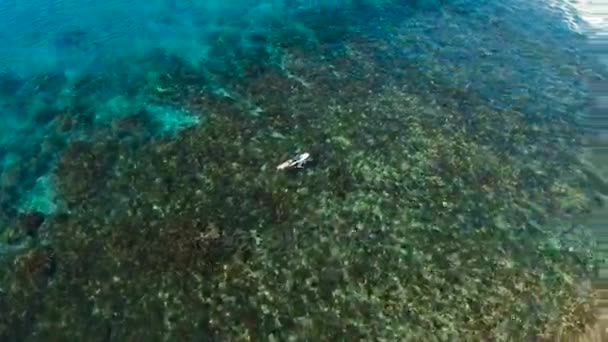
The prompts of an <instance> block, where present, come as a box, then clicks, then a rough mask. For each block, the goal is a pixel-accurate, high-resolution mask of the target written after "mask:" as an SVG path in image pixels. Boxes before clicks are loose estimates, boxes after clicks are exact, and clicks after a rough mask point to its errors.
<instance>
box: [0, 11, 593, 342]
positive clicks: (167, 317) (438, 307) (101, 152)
mask: <svg viewBox="0 0 608 342" xmlns="http://www.w3.org/2000/svg"><path fill="white" fill-rule="evenodd" d="M447 13H448V12H445V13H444V14H443V15H444V16H445V15H447ZM302 15H303V16H304V17H306V18H305V19H306V20H308V21H309V22H313V21H312V20H311V19H310V18H308V16H310V17H312V16H322V15H324V14H323V13H319V12H313V13H307V14H302ZM343 15H346V14H343ZM382 18H384V19H382ZM321 19H323V18H316V19H315V20H316V21H320V20H321ZM439 19H441V16H440V15H439V14H438V21H436V22H434V23H432V25H431V26H428V27H426V30H423V28H422V26H420V27H418V28H417V30H419V35H423V34H426V35H439V31H437V30H438V29H437V28H438V27H440V26H441V25H442V23H447V21H449V20H451V18H443V21H442V20H439ZM468 19H470V20H471V22H473V23H475V21H474V20H477V19H475V18H468ZM303 20H304V19H303ZM375 20H377V21H374V22H371V23H368V25H369V27H367V29H365V30H363V29H358V30H355V29H348V27H351V28H353V27H361V25H359V26H356V25H346V28H345V26H340V27H338V26H336V27H335V28H333V27H332V26H329V27H327V26H323V27H317V28H315V27H314V25H311V28H310V30H311V32H313V33H314V35H316V37H317V39H316V40H311V39H310V38H309V37H305V36H304V35H303V34H302V33H301V32H300V34H296V33H298V32H299V31H297V29H295V28H293V27H289V26H286V27H277V28H276V30H273V31H271V32H273V33H272V34H268V35H266V36H261V37H258V38H257V39H258V41H259V43H260V46H259V47H248V48H247V49H245V48H243V49H241V50H239V49H238V48H235V47H234V46H231V49H230V53H227V52H226V51H227V50H226V48H225V47H223V45H222V44H226V42H227V41H230V39H235V40H236V39H237V38H238V37H231V36H229V35H228V36H226V37H223V38H222V39H221V40H220V39H218V42H217V44H216V46H214V48H212V49H211V52H210V56H212V57H213V61H215V63H216V64H214V63H212V62H211V61H209V62H203V63H201V65H198V66H192V65H188V64H187V63H185V62H182V61H180V59H178V58H174V57H170V56H167V55H165V54H162V53H159V54H156V55H153V56H150V57H149V58H147V59H145V60H142V61H136V62H134V63H132V64H130V63H125V65H124V70H122V71H121V69H120V68H119V67H118V66H117V70H116V72H115V73H114V74H107V75H105V76H100V75H92V76H83V77H82V78H81V79H80V80H79V81H78V82H75V83H74V84H73V85H72V89H71V91H70V92H71V94H72V96H70V97H69V98H68V100H65V103H63V104H62V105H61V106H59V105H58V104H53V105H49V104H47V105H41V108H43V109H44V110H41V111H39V114H37V116H36V121H37V122H38V123H39V124H42V123H44V124H45V125H47V126H48V132H49V133H47V135H46V137H45V138H44V139H43V140H42V141H39V142H37V143H38V144H39V149H38V150H36V153H31V152H30V153H29V154H28V155H31V157H25V158H26V159H27V158H32V160H29V161H28V160H21V161H19V162H16V163H14V164H12V165H13V166H12V167H11V168H9V169H5V170H3V173H2V175H3V177H2V197H0V204H1V205H2V210H0V212H2V216H0V221H2V222H3V224H5V225H6V228H5V229H4V230H3V240H2V243H3V244H5V245H7V246H11V245H17V244H19V243H21V245H19V246H20V247H19V248H13V249H10V248H8V247H7V248H6V250H7V252H6V253H3V254H0V257H1V265H0V312H1V313H2V314H1V315H0V339H1V340H6V341H9V340H11V341H41V340H44V341H56V340H57V341H72V340H74V341H83V340H86V341H161V340H163V341H166V340H169V341H252V340H254V341H288V340H289V341H333V340H343V341H356V340H365V341H370V340H384V341H404V340H421V341H422V340H454V339H457V340H509V339H510V340H522V341H523V340H528V339H531V338H539V339H540V338H549V337H550V336H552V335H553V334H554V333H555V332H557V331H576V330H577V329H581V328H582V327H584V326H585V324H587V323H589V322H591V321H592V318H593V317H592V315H591V304H590V303H591V298H590V297H589V295H588V294H587V293H586V292H584V289H582V287H581V286H580V285H581V281H583V280H584V279H586V277H588V276H589V275H590V274H591V273H592V271H593V267H594V265H595V263H596V259H595V257H594V255H593V254H592V253H591V252H590V250H591V248H590V242H589V241H590V239H589V238H588V237H586V236H585V235H584V232H585V230H584V229H583V227H575V226H574V223H573V222H574V221H573V219H574V218H575V217H576V215H577V214H580V213H582V212H584V211H585V210H587V208H588V206H589V201H590V196H589V195H590V192H589V189H587V188H586V186H585V184H586V183H585V181H586V180H585V176H584V174H583V173H582V172H581V171H580V168H581V165H580V163H579V162H578V159H577V156H576V154H577V146H578V132H577V129H576V128H575V126H573V124H572V120H570V119H568V117H567V114H568V113H570V112H571V111H572V110H575V108H577V106H578V105H579V103H578V102H577V101H576V100H572V99H569V98H566V96H565V95H567V96H570V97H572V98H574V97H577V96H579V95H580V91H579V90H577V89H576V88H573V87H572V85H571V84H570V83H568V82H566V81H563V80H562V79H560V80H561V81H560V80H558V81H554V83H552V86H551V87H549V86H547V87H544V88H543V87H539V86H538V84H533V82H532V84H530V85H527V87H528V88H527V89H528V90H527V93H525V92H524V91H523V90H522V89H519V93H517V94H516V93H515V91H509V92H505V93H503V94H497V97H495V98H498V99H499V100H497V101H494V100H489V99H488V97H489V96H490V95H491V94H489V93H488V92H489V91H491V90H492V89H491V87H488V88H483V87H481V86H480V85H481V84H485V83H487V84H490V83H492V82H494V83H492V84H502V83H501V82H504V80H505V79H504V78H502V77H503V76H504V75H502V74H501V73H500V72H498V71H497V72H496V73H495V74H494V75H488V74H484V75H479V74H478V72H479V70H478V69H474V70H473V69H470V68H469V69H468V68H467V67H465V66H464V65H461V66H454V65H447V64H445V63H442V62H441V61H442V60H443V58H446V56H441V55H439V54H433V53H430V54H429V53H421V54H416V53H414V52H413V51H414V50H418V51H422V50H425V49H431V47H429V46H428V45H425V44H429V43H428V42H425V41H424V40H423V39H422V38H420V37H421V36H418V38H417V36H416V34H414V33H412V32H416V29H415V28H412V27H407V28H402V29H401V30H400V29H398V26H399V25H398V20H397V19H395V17H394V16H389V15H388V14H387V15H386V16H383V15H381V14H379V15H377V19H375ZM359 24H360V23H359ZM421 25H422V24H421ZM451 25H454V22H453V21H452V22H451ZM378 27H382V30H383V31H382V32H384V33H383V34H382V35H380V34H379V33H378ZM432 27H434V28H435V29H433V28H432ZM434 30H435V31H434ZM492 30H496V31H499V30H504V29H501V28H500V27H494V28H493V29H492ZM423 32H424V33H423ZM309 34H310V33H309ZM493 34H496V35H497V32H489V33H488V37H489V36H491V35H493ZM480 39H482V38H480ZM527 39H528V40H527ZM529 39H531V38H525V37H523V36H516V37H513V40H514V41H515V40H518V41H520V43H519V44H520V45H519V46H525V45H526V44H532V42H531V41H530V40H529ZM462 43H463V44H464V42H462ZM454 44H456V45H455V46H454V47H453V49H452V50H451V51H452V53H455V51H456V49H457V48H461V49H467V50H468V49H469V47H468V46H470V45H468V44H467V45H466V46H467V47H466V48H465V47H464V45H462V46H459V45H458V44H457V43H454ZM487 44H490V43H487ZM487 44H485V45H487ZM513 44H515V43H513ZM403 46H408V49H404V48H403ZM532 50H533V51H532V52H530V54H528V55H527V57H526V58H528V59H529V61H528V64H526V65H528V68H529V69H526V70H519V69H517V68H520V67H517V66H513V70H512V71H511V73H512V74H515V76H513V79H512V80H518V79H519V78H518V77H519V76H518V75H519V74H518V72H521V73H528V74H529V75H532V76H533V77H532V76H531V77H532V78H534V77H536V78H538V79H537V80H536V82H544V81H546V80H544V79H543V80H541V79H540V78H541V76H540V75H541V74H542V72H543V70H541V69H543V68H547V69H552V63H553V64H555V65H560V66H561V68H562V69H563V68H564V67H563V66H564V65H568V66H570V68H571V69H569V70H572V72H576V73H578V72H584V70H582V67H581V66H580V65H579V64H577V61H576V60H571V59H569V58H570V57H568V56H569V55H568V54H566V53H564V54H559V53H558V52H555V51H551V54H552V56H553V59H548V58H545V55H544V54H546V53H549V52H547V51H545V50H542V49H538V48H536V47H535V48H534V49H532ZM482 52H483V51H481V50H480V52H474V54H477V56H480V55H479V54H478V53H482ZM487 53H488V54H491V53H490V52H487ZM507 53H508V52H505V54H507ZM214 54H215V55H214ZM488 54H485V55H484V56H485V57H484V58H485V60H484V63H490V61H489V60H490V59H491V58H492V57H491V56H490V55H488ZM534 54H536V55H534ZM212 57H210V58H212ZM495 58H496V59H498V61H497V63H498V62H501V61H502V60H503V59H505V58H507V57H505V55H501V56H496V57H495ZM217 60H221V61H222V62H221V63H220V62H217ZM451 60H453V58H452V59H451ZM535 63H536V64H535ZM133 65H137V66H138V68H139V70H141V72H140V73H139V74H137V73H136V74H133V72H134V71H133ZM522 65H524V64H522ZM530 65H531V66H530ZM521 68H526V67H524V66H521ZM534 68H536V69H534ZM533 69H534V70H533ZM505 72H506V71H505ZM535 72H536V73H535ZM482 76H483V77H484V78H483V79H480V78H481V77H482ZM492 77H496V78H497V80H491V78H492ZM564 79H565V78H564ZM520 81H522V80H520ZM32 82H33V81H32ZM38 82H41V83H40V87H45V85H48V84H50V83H49V82H58V83H63V82H64V81H62V80H55V79H52V78H44V80H42V79H41V80H39V81H38ZM475 82H477V83H475ZM496 82H498V83H496ZM513 82H515V81H513ZM522 82H523V81H522ZM559 82H563V83H559ZM5 83H7V82H5ZM9 83H10V82H9ZM467 85H468V86H467ZM518 86H521V87H523V86H524V84H523V83H522V84H518ZM19 87H27V85H22V84H19ZM49 87H51V86H50V85H49ZM23 89H26V88H23ZM49 89H51V88H49ZM52 89H54V88H52ZM552 92H553V93H552ZM555 92H561V93H560V96H561V100H560V102H559V103H557V102H556V103H554V104H553V105H552V106H551V107H550V110H551V111H550V112H548V111H547V110H545V111H543V110H540V109H541V108H543V106H545V107H544V108H545V109H546V108H549V105H546V104H545V105H543V102H542V101H549V100H547V99H546V98H547V97H549V96H550V95H554V94H555ZM116 94H121V97H120V98H117V97H116ZM564 94H565V95H564ZM55 95H57V96H59V95H58V94H55ZM542 95H544V96H545V98H542V97H541V96H542ZM20 96H21V97H18V98H22V99H23V103H26V102H27V101H26V100H27V96H30V97H34V96H38V95H35V94H29V95H26V93H24V92H23V91H22V93H21V95H20ZM49 96H50V95H49ZM501 96H502V98H501ZM507 97H508V98H507ZM101 99H103V101H107V102H111V103H113V106H114V109H113V111H112V110H109V109H107V107H108V106H110V105H107V104H106V105H100V102H101V101H102V100H101ZM112 101H113V102H112ZM17 105H18V104H12V106H17ZM49 106H50V107H51V108H54V109H53V110H52V111H51V110H48V108H49ZM154 106H157V107H154ZM45 108H46V109H45ZM154 108H162V110H164V111H165V112H171V113H175V112H182V113H190V114H191V115H193V116H194V117H195V118H196V120H195V122H196V124H193V125H187V126H184V127H183V128H182V129H181V130H180V131H179V132H177V133H175V134H165V133H163V132H165V131H164V130H163V129H162V127H161V126H162V123H161V122H160V121H158V120H157V116H155V115H153V114H154V113H155V112H154V111H155V109H154ZM107 112H111V113H115V112H120V113H121V115H120V116H116V115H114V116H109V117H110V119H108V120H105V121H104V120H102V119H100V118H103V117H104V115H105V114H107ZM108 115H109V114H108ZM155 118H156V119H155ZM15 148H16V147H15ZM297 152H309V153H311V155H312V157H313V159H314V161H313V162H312V163H310V164H306V165H305V167H304V168H303V169H300V170H292V171H294V172H291V171H288V172H283V171H277V170H276V166H277V165H278V164H279V163H281V162H282V161H284V160H285V159H287V158H289V157H291V156H292V155H293V154H294V153H297ZM19 165H27V166H19ZM33 165H41V166H40V167H34V166H33ZM44 165H46V168H47V169H49V168H50V172H51V173H50V176H49V177H50V178H51V179H52V181H53V184H54V185H55V192H56V198H57V201H58V203H59V204H57V208H56V209H55V210H54V211H52V212H47V213H42V212H39V211H31V212H21V213H18V212H17V211H16V209H14V208H13V209H10V208H12V207H10V205H9V203H11V200H13V198H14V196H15V195H14V194H15V193H16V191H17V187H22V186H28V185H27V184H25V185H24V184H22V180H24V179H26V178H27V179H32V178H33V179H36V177H39V176H40V174H42V171H40V170H43V169H44ZM12 168H17V169H16V170H12ZM36 170H38V171H36ZM28 172H33V173H34V175H33V176H32V175H30V176H29V177H26V174H27V173H28ZM23 241H26V242H23Z"/></svg>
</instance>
